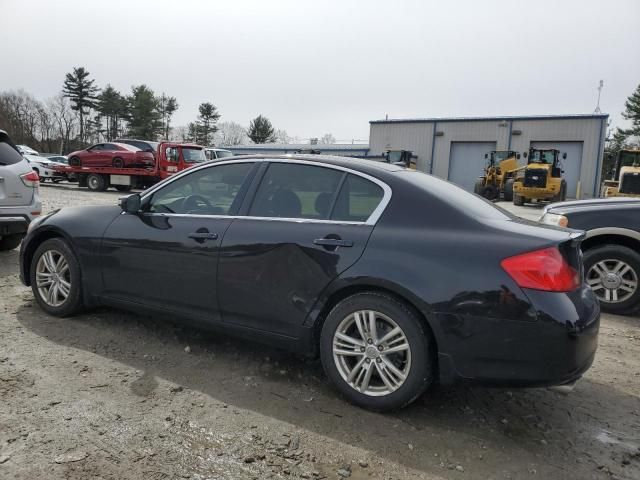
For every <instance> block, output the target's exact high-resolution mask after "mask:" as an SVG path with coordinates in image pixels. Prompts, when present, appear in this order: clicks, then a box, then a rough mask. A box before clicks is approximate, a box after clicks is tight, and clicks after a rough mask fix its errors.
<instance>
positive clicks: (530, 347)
mask: <svg viewBox="0 0 640 480" xmlns="http://www.w3.org/2000/svg"><path fill="white" fill-rule="evenodd" d="M526 294H527V296H528V297H529V298H530V299H531V301H532V304H533V305H534V308H535V309H536V317H537V320H536V321H527V320H521V319H514V320H506V319H487V318H480V317H467V318H465V319H460V318H451V317H452V316H450V315H446V316H445V317H447V318H441V320H444V321H445V322H447V323H449V324H450V325H451V322H452V321H454V322H458V325H457V326H456V327H455V330H452V328H451V326H449V328H447V326H446V325H445V324H442V327H443V332H445V333H449V337H451V338H447V339H446V344H447V345H450V346H451V347H446V348H445V349H441V353H440V354H439V362H440V364H439V365H440V374H441V382H442V383H444V384H448V383H455V382H457V381H460V380H464V381H469V382H476V383H482V384H488V385H495V386H511V387H548V386H554V385H565V384H569V383H572V382H575V381H576V380H577V379H579V378H580V377H581V376H582V375H583V374H584V372H586V371H587V370H588V369H589V367H590V366H591V364H592V363H593V359H594V357H595V353H596V349H597V346H598V329H599V324H600V307H599V305H598V303H597V301H596V299H595V297H594V295H593V292H592V291H591V289H589V288H588V287H586V286H583V287H582V288H581V289H578V290H576V291H574V292H571V293H567V294H564V293H550V292H540V291H532V290H527V291H526ZM455 317H457V316H455ZM453 331H455V334H456V338H453V337H452V335H451V332H453Z"/></svg>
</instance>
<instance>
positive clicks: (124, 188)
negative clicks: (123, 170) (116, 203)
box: [114, 185, 131, 192]
mask: <svg viewBox="0 0 640 480" xmlns="http://www.w3.org/2000/svg"><path fill="white" fill-rule="evenodd" d="M114 187H115V189H116V190H117V191H119V192H130V191H131V185H114Z"/></svg>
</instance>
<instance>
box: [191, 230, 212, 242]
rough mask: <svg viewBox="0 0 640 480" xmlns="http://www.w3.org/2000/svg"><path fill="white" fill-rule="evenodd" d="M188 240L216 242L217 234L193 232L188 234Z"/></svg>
mask: <svg viewBox="0 0 640 480" xmlns="http://www.w3.org/2000/svg"><path fill="white" fill-rule="evenodd" d="M189 238H193V239H194V240H203V241H204V240H217V239H218V234H217V233H211V232H193V233H190V234H189Z"/></svg>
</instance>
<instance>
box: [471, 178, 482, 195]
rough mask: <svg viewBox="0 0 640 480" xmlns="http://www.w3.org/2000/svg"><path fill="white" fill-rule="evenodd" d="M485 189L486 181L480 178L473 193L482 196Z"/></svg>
mask: <svg viewBox="0 0 640 480" xmlns="http://www.w3.org/2000/svg"><path fill="white" fill-rule="evenodd" d="M483 188H484V179H483V178H479V179H478V180H477V181H476V184H475V185H474V186H473V193H475V194H477V195H482V189H483Z"/></svg>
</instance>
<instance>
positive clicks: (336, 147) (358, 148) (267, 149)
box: [221, 143, 369, 157]
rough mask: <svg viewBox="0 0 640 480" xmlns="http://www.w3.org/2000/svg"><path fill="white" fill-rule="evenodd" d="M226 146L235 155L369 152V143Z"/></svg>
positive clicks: (363, 153) (346, 154) (359, 155)
mask: <svg viewBox="0 0 640 480" xmlns="http://www.w3.org/2000/svg"><path fill="white" fill-rule="evenodd" d="M221 148H226V149H227V150H230V151H231V152H233V154H234V155H253V154H274V155H275V154H277V155H282V154H285V155H286V154H293V153H299V152H303V153H308V152H309V151H310V150H313V151H314V152H320V153H321V154H324V155H340V156H343V157H366V156H367V154H368V152H369V145H352V144H315V145H310V144H308V143H304V144H296V143H256V144H251V145H234V146H230V147H221Z"/></svg>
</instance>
